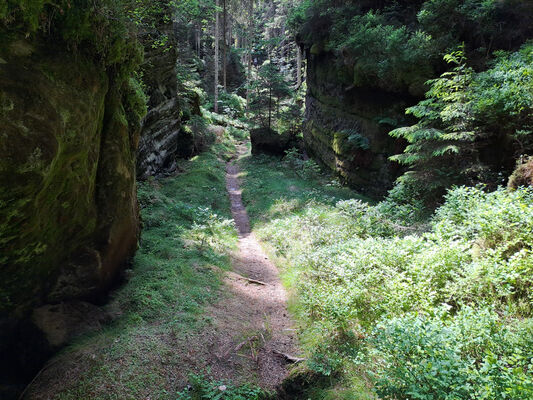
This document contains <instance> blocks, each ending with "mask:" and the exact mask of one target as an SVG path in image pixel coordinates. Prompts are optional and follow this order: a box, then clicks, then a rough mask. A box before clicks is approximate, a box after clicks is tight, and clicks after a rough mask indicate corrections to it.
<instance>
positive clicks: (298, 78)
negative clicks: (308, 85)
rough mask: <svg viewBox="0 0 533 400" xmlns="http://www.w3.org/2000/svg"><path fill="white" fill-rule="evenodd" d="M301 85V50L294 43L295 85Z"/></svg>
mask: <svg viewBox="0 0 533 400" xmlns="http://www.w3.org/2000/svg"><path fill="white" fill-rule="evenodd" d="M301 85H302V50H301V49H300V46H298V43H296V87H297V88H299V87H300V86H301Z"/></svg>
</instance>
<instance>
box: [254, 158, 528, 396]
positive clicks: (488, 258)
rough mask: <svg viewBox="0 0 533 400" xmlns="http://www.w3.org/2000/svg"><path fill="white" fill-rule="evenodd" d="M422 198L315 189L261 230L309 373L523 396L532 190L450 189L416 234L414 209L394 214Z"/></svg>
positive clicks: (393, 386)
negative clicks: (335, 196)
mask: <svg viewBox="0 0 533 400" xmlns="http://www.w3.org/2000/svg"><path fill="white" fill-rule="evenodd" d="M288 157H289V158H288V160H286V161H285V163H286V164H287V166H288V172H286V175H287V177H288V176H292V174H293V173H292V170H293V169H294V165H293V164H289V162H291V163H295V162H297V160H298V153H297V152H296V151H292V152H289V153H288ZM291 157H292V158H294V159H295V160H292V159H291ZM289 170H290V172H289ZM249 179H251V177H247V180H246V185H245V189H246V188H247V185H248V184H249V183H248V182H250V181H249ZM276 179H277V180H280V179H282V176H277V178H276ZM285 179H289V178H285ZM291 179H292V178H291ZM263 181H264V179H263V180H261V179H260V182H263ZM421 190H424V188H423V187H421V186H409V185H408V184H404V186H403V189H402V190H398V189H397V190H396V191H393V192H392V193H391V194H390V196H389V198H388V199H386V200H385V201H384V202H382V203H378V204H376V205H369V204H367V203H365V202H362V201H360V200H355V199H348V200H342V201H330V200H328V199H327V198H326V197H325V196H324V192H323V190H317V191H314V192H313V194H312V198H310V199H308V200H305V202H304V203H303V204H301V203H300V204H297V205H295V206H290V207H289V203H287V200H286V201H285V203H284V204H287V207H286V209H285V208H282V207H280V206H277V205H276V210H277V213H276V214H275V217H274V218H270V219H268V220H266V222H265V224H264V225H263V226H262V227H261V229H260V230H259V232H258V235H259V237H260V238H262V239H263V240H265V241H267V242H268V243H269V244H270V245H271V246H272V247H273V249H274V251H275V252H276V254H278V255H279V256H280V257H282V259H283V265H284V269H286V270H288V271H289V272H287V273H286V274H288V275H287V277H286V278H285V279H287V280H288V281H289V283H290V284H291V286H293V288H294V289H295V291H296V293H297V306H296V307H295V310H296V312H297V315H298V317H299V319H300V320H301V321H302V323H303V332H302V334H301V339H302V343H303V346H304V348H305V350H306V351H307V352H308V353H309V362H308V364H309V367H310V368H311V369H313V370H315V371H318V372H320V373H322V374H326V375H329V376H332V377H334V376H338V375H339V374H348V375H349V374H353V373H354V372H353V371H361V370H363V371H367V372H368V374H369V375H368V378H367V379H368V380H369V381H370V382H372V383H373V384H374V387H375V390H376V391H377V393H378V395H380V396H381V397H382V398H391V399H392V398H395V399H406V400H407V399H414V398H420V399H443V398H449V399H452V398H453V399H465V400H466V399H487V400H488V399H504V398H506V397H505V396H508V398H511V399H522V398H529V397H528V396H531V390H532V386H531V378H530V376H531V368H532V367H531V358H532V356H533V355H532V354H531V349H532V348H533V347H531V340H532V339H531V336H530V333H531V316H532V314H533V297H531V291H530V288H531V287H532V286H533V282H532V278H531V277H532V276H533V270H532V266H533V258H532V251H531V250H532V248H531V243H533V220H532V218H533V192H532V191H531V189H524V188H519V189H517V190H515V191H512V192H511V191H507V190H505V189H503V188H500V189H498V190H496V191H493V192H488V191H485V190H483V188H467V187H458V188H455V189H453V190H451V191H449V192H448V194H447V195H446V197H445V203H444V204H443V205H442V206H441V207H440V208H439V209H438V210H437V212H436V214H435V215H434V216H433V218H432V219H431V220H430V222H429V223H428V224H426V225H425V231H421V230H419V229H413V227H412V225H411V224H410V223H409V218H410V216H413V218H414V216H416V219H417V221H420V220H421V214H420V213H419V212H418V210H417V209H418V208H419V207H420V208H423V207H422V206H421V205H420V203H416V202H412V203H410V204H407V205H405V208H404V209H402V203H404V198H407V199H411V198H412V192H414V193H415V194H416V193H417V192H418V191H421ZM247 196H250V195H249V194H247ZM261 196H263V194H262V195H261ZM247 201H250V200H249V199H248V200H247ZM251 201H252V202H254V201H256V200H255V199H252V200H251ZM280 201H281V200H280ZM291 204H292V203H291ZM402 213H403V215H402V216H401V217H398V215H397V214H402ZM418 218H420V219H418ZM443 304H444V305H445V306H443ZM378 322H379V324H378V327H377V328H376V324H377V323H378Z"/></svg>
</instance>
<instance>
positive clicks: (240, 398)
mask: <svg viewBox="0 0 533 400" xmlns="http://www.w3.org/2000/svg"><path fill="white" fill-rule="evenodd" d="M189 380H190V382H191V387H190V390H189V389H185V390H183V391H181V392H179V393H178V397H177V399H178V400H204V399H206V400H262V399H267V398H269V395H268V393H266V392H264V391H263V390H262V389H260V388H258V387H252V386H251V385H248V384H244V385H241V386H235V385H232V384H230V383H228V382H224V381H210V380H209V379H207V378H206V377H204V376H203V375H191V376H190V378H189Z"/></svg>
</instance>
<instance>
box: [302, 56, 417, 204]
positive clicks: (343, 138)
mask: <svg viewBox="0 0 533 400" xmlns="http://www.w3.org/2000/svg"><path fill="white" fill-rule="evenodd" d="M307 53H308V57H307V87H308V91H307V98H306V115H305V122H304V142H305V147H306V149H307V151H308V153H309V154H310V155H311V156H312V157H313V158H315V159H317V160H318V161H320V162H321V163H323V164H325V165H326V166H328V167H329V168H330V169H332V170H333V171H336V172H337V173H338V175H339V176H340V177H341V178H342V179H343V180H344V181H345V182H346V183H347V184H348V185H350V186H351V187H353V188H356V189H357V190H359V191H361V192H363V193H367V194H369V195H371V196H381V195H383V194H385V193H386V191H387V190H388V189H390V188H391V186H392V184H393V182H394V180H395V179H396V178H397V177H398V176H399V174H400V172H401V169H400V167H399V166H398V165H397V164H395V163H392V162H391V161H389V160H388V157H389V156H391V155H393V154H397V153H400V152H402V151H403V143H401V142H399V141H397V140H395V139H393V138H391V137H390V136H389V135H388V132H389V131H390V130H391V129H393V128H395V127H396V125H397V124H401V122H402V121H403V120H404V118H405V114H404V112H405V108H406V107H407V106H409V105H412V104H415V103H416V100H415V99H414V98H412V97H411V96H410V95H407V94H406V95H399V94H397V93H394V92H392V91H391V92H387V91H385V90H383V89H379V88H372V87H357V86H355V85H354V84H353V66H351V65H350V63H349V62H346V63H345V62H344V61H343V60H342V56H340V55H335V54H333V53H331V52H323V51H320V50H319V49H317V46H313V48H312V49H311V51H308V52H307Z"/></svg>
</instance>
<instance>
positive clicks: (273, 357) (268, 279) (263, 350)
mask: <svg viewBox="0 0 533 400" xmlns="http://www.w3.org/2000/svg"><path fill="white" fill-rule="evenodd" d="M246 152H247V149H246V146H245V145H240V146H238V153H237V159H238V157H239V156H242V155H244V154H245V153H246ZM239 172H240V171H239V167H238V165H237V164H236V162H235V160H234V161H231V162H228V163H227V164H226V188H227V191H228V194H229V197H230V201H231V212H232V215H233V218H234V221H235V225H236V227H237V230H238V235H239V243H238V253H237V254H236V255H235V256H234V257H233V260H232V264H233V271H232V272H228V273H227V275H226V277H225V284H226V286H227V287H228V289H229V291H230V293H231V295H230V296H229V298H228V299H227V301H224V302H221V303H219V304H218V306H217V308H220V307H221V306H222V307H223V308H224V309H225V311H226V312H227V313H228V314H231V315H232V316H233V317H232V318H229V319H227V320H226V321H221V320H219V321H218V322H219V324H222V327H223V328H224V329H225V330H226V332H228V333H230V332H233V333H235V332H237V333H239V332H240V334H241V339H242V340H241V341H240V342H239V343H236V341H235V339H234V340H232V341H231V342H230V343H227V344H225V345H223V346H222V347H221V349H220V350H221V351H222V354H224V355H225V356H226V357H228V360H229V361H231V360H232V358H233V360H234V361H235V358H238V357H239V356H242V354H241V355H240V354H239V351H240V350H242V349H246V351H247V352H248V354H247V355H245V356H247V357H249V358H251V359H252V360H253V361H254V362H255V363H256V369H257V370H256V372H257V378H258V381H259V383H260V385H261V386H262V387H265V388H268V389H274V388H275V387H277V386H278V385H279V384H280V383H281V382H282V381H283V379H284V378H285V377H286V375H287V363H288V362H289V361H290V360H288V359H287V358H286V357H285V356H286V355H291V356H293V355H294V354H295V352H296V349H297V346H296V334H295V331H294V329H293V323H292V321H291V319H290V317H289V314H288V311H287V294H286V292H285V289H284V288H283V286H282V284H281V281H280V279H279V274H278V270H277V268H276V267H275V266H274V264H273V263H272V262H271V261H270V260H269V259H268V257H267V256H266V254H265V253H264V252H263V250H262V249H261V246H260V245H259V242H258V241H257V239H256V238H255V235H254V234H253V232H251V229H250V221H249V219H248V215H247V213H246V209H245V207H244V205H243V202H242V191H241V188H240V183H239V178H238V175H239ZM219 311H220V310H219ZM216 314H220V313H216ZM243 333H247V334H245V335H243ZM232 353H233V354H232Z"/></svg>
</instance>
